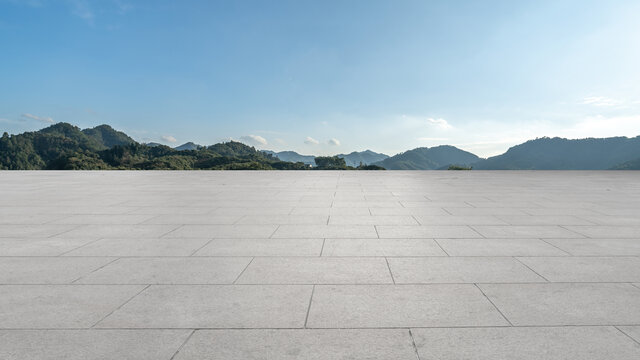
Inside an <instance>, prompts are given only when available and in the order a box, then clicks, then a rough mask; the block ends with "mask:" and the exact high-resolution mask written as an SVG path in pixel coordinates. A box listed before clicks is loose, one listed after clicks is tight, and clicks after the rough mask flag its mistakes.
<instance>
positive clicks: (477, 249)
mask: <svg viewBox="0 0 640 360" xmlns="http://www.w3.org/2000/svg"><path fill="white" fill-rule="evenodd" d="M436 241H437V242H438V244H440V246H442V248H443V249H444V251H446V252H447V254H449V255H451V256H568V255H569V254H568V253H566V252H565V251H562V250H560V249H558V248H556V247H554V246H552V245H550V244H548V243H546V242H544V241H542V240H539V239H436Z"/></svg>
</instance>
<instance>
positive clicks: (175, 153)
mask: <svg viewBox="0 0 640 360" xmlns="http://www.w3.org/2000/svg"><path fill="white" fill-rule="evenodd" d="M129 141H132V142H129ZM114 143H120V144H117V145H114V146H111V147H109V146H107V145H112V144H114ZM122 143H125V144H122ZM308 168H309V167H308V166H305V165H304V164H302V163H297V164H295V163H291V162H284V161H280V160H278V159H277V158H274V157H272V156H270V155H267V154H264V153H262V152H260V151H258V150H256V149H255V148H253V147H249V146H247V145H244V144H242V143H239V142H233V141H231V142H227V143H221V144H215V145H211V146H208V147H206V148H204V147H203V148H200V149H198V150H196V151H179V150H176V149H172V148H170V147H168V146H165V145H161V144H149V145H145V144H138V143H137V142H135V141H133V140H132V139H131V138H129V137H128V136H126V135H125V134H124V133H120V132H117V131H115V130H113V129H111V128H110V127H105V126H101V127H98V128H93V129H86V130H80V128H78V127H76V126H73V125H71V124H67V123H57V124H54V125H51V126H49V127H47V128H44V129H42V130H39V131H33V132H25V133H22V134H17V135H9V134H7V133H4V134H3V135H2V137H1V138H0V169H3V170H39V169H53V170H98V169H140V170H155V169H168V170H173V169H176V170H192V169H219V170H236V169H238V170H258V169H260V170H272V169H280V170H306V169H308Z"/></svg>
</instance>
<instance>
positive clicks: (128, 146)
mask: <svg viewBox="0 0 640 360" xmlns="http://www.w3.org/2000/svg"><path fill="white" fill-rule="evenodd" d="M319 159H322V164H320V166H316V161H320V160H319ZM337 160H340V161H337ZM323 164H324V165H323ZM360 164H362V165H363V166H359V165H360ZM310 165H311V166H313V167H315V168H323V167H324V168H327V169H353V168H356V166H357V168H359V169H378V168H380V167H382V168H385V169H388V170H440V169H471V168H472V169H477V170H605V169H620V170H640V136H638V137H634V138H627V137H612V138H587V139H577V140H569V139H564V138H558V137H554V138H549V137H543V138H537V139H534V140H529V141H527V142H525V143H522V144H519V145H516V146H513V147H511V148H509V149H508V150H507V151H506V152H505V153H504V154H501V155H498V156H493V157H490V158H487V159H482V158H480V157H478V156H476V155H474V154H472V153H470V152H468V151H464V150H461V149H458V148H456V147H454V146H450V145H441V146H435V147H431V148H427V147H420V148H416V149H412V150H408V151H405V152H403V153H400V154H397V155H394V156H391V157H389V156H387V155H385V154H381V153H376V152H373V151H371V150H365V151H362V152H357V151H355V152H352V153H350V154H338V155H336V156H334V157H324V158H316V157H315V156H311V155H300V154H298V153H296V152H294V151H282V152H273V151H267V150H263V151H260V150H256V149H255V148H253V147H249V146H247V145H245V144H242V143H239V142H234V141H230V142H226V143H220V144H214V145H210V146H201V145H197V144H194V143H193V142H188V143H185V144H183V145H180V146H177V147H175V148H170V147H168V146H165V145H162V144H158V143H148V144H139V143H138V142H136V141H135V140H134V139H132V138H131V137H129V136H128V135H127V134H125V133H123V132H121V131H117V130H115V129H113V128H112V127H110V126H109V125H100V126H96V127H94V128H90V129H84V130H81V129H80V128H78V127H76V126H73V125H71V124H68V123H57V124H54V125H51V126H49V127H47V128H44V129H41V130H39V131H33V132H25V133H22V134H17V135H9V134H7V133H6V132H5V133H4V134H3V135H2V137H1V138H0V169H21V170H30V169H184V170H188V169H288V170H304V169H309V168H310ZM365 165H366V166H365Z"/></svg>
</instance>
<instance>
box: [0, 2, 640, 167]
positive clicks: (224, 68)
mask: <svg viewBox="0 0 640 360" xmlns="http://www.w3.org/2000/svg"><path fill="white" fill-rule="evenodd" d="M637 13H640V3H638V2H635V1H631V0H619V1H611V2H606V3H604V2H599V1H519V2H502V1H490V2H483V3H478V2H473V1H463V2H455V3H451V2H427V1H403V2H387V1H366V2H365V1H354V2H340V1H325V2H314V1H280V2H277V3H275V2H274V3H265V2H259V1H255V2H254V1H246V2H215V3H214V2H209V1H184V2H173V1H125V0H104V1H99V2H91V1H83V0H70V1H51V0H25V1H19V0H0V43H1V44H2V45H1V46H2V47H1V49H2V51H3V53H4V54H8V56H6V55H5V56H3V59H2V64H3V66H1V67H0V78H1V79H2V80H3V81H2V83H3V86H2V87H0V130H1V131H7V132H9V133H21V132H24V131H32V130H37V129H39V128H42V127H44V126H47V125H49V124H51V123H54V122H69V123H72V124H74V125H77V126H79V127H81V128H87V127H93V126H96V125H100V124H103V123H104V124H109V125H111V126H113V127H114V128H116V129H118V130H121V131H124V132H125V133H127V134H129V135H130V136H132V137H133V138H134V139H136V140H137V141H140V142H159V143H164V144H166V145H170V146H177V145H180V144H183V143H186V142H189V141H193V142H195V143H198V144H203V145H207V144H213V143H217V142H220V141H225V140H230V139H234V140H237V141H241V142H244V143H247V144H249V145H252V146H256V147H257V148H259V149H266V150H273V151H283V150H292V151H296V152H298V153H300V154H305V155H327V154H338V153H350V152H352V151H363V150H365V149H370V150H372V151H375V152H381V153H385V154H387V155H394V154H397V153H400V152H403V151H406V150H409V149H413V148H416V147H424V146H426V147H433V146H437V145H445V144H446V145H453V146H456V147H458V148H461V149H463V150H466V151H470V152H472V153H474V154H477V155H478V156H481V157H488V156H492V155H497V154H501V153H503V152H505V151H506V150H507V149H508V148H509V147H511V146H513V145H516V144H519V143H522V142H524V141H526V140H530V139H534V138H536V137H543V136H549V137H555V136H558V137H565V138H573V139H575V138H586V137H611V136H627V137H635V136H637V135H640V72H639V71H638V70H637V64H638V63H640V22H638V21H637V20H636V17H637V16H636V15H634V14H637Z"/></svg>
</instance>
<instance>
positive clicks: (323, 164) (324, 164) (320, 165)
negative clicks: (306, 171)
mask: <svg viewBox="0 0 640 360" xmlns="http://www.w3.org/2000/svg"><path fill="white" fill-rule="evenodd" d="M314 161H315V163H316V165H317V166H316V167H315V168H314V169H317V170H354V169H355V170H385V169H384V168H383V167H381V166H377V165H365V164H363V163H360V165H358V166H357V167H353V166H349V165H347V163H346V161H345V159H344V158H341V157H339V156H317V157H316V158H315V159H314Z"/></svg>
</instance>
